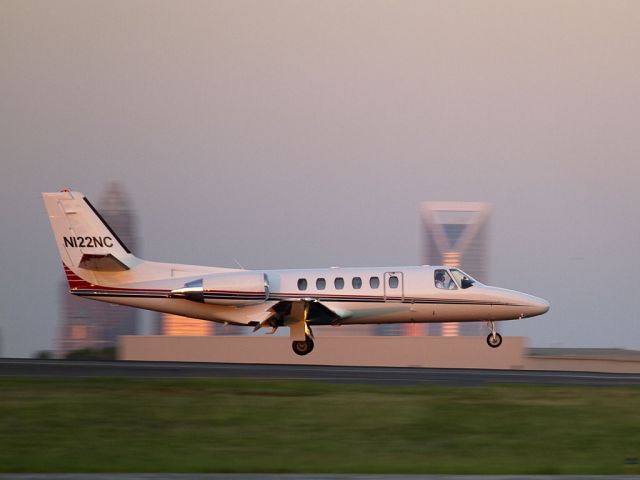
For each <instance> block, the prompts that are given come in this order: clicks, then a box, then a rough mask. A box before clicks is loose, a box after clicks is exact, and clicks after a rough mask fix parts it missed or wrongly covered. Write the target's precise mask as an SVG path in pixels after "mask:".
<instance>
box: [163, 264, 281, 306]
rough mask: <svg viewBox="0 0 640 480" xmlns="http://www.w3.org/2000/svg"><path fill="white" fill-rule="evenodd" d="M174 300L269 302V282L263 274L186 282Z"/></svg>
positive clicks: (224, 275) (215, 276)
mask: <svg viewBox="0 0 640 480" xmlns="http://www.w3.org/2000/svg"><path fill="white" fill-rule="evenodd" d="M171 297H174V298H184V299H187V300H192V301H194V302H202V303H212V304H217V305H238V306H244V305H253V304H256V303H262V302H264V301H265V300H268V299H269V283H268V279H267V275H266V274H264V273H261V272H251V271H247V272H232V273H218V274H213V275H207V276H206V277H202V278H200V279H197V280H193V281H191V282H188V283H185V285H184V287H183V288H178V289H176V290H173V291H172V292H171Z"/></svg>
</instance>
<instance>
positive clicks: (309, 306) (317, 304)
mask: <svg viewBox="0 0 640 480" xmlns="http://www.w3.org/2000/svg"><path fill="white" fill-rule="evenodd" d="M269 311H271V312H272V315H271V316H270V317H269V318H267V319H266V320H263V321H262V322H259V323H258V322H256V323H255V324H254V331H256V330H259V329H260V328H263V327H272V328H273V329H274V330H273V331H275V329H276V328H278V327H279V326H284V325H288V326H291V325H293V324H297V323H300V322H302V323H303V324H309V325H331V324H333V323H335V322H336V321H339V320H341V319H344V318H348V317H349V316H350V315H351V314H350V313H349V312H347V311H338V310H337V309H335V308H331V307H329V306H327V305H326V304H325V303H323V302H321V301H320V300H318V299H315V298H297V297H292V298H284V299H281V300H280V301H279V302H278V303H276V304H274V305H273V306H272V307H271V308H270V309H269ZM302 312H304V313H302Z"/></svg>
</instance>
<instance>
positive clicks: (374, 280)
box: [369, 277, 380, 288]
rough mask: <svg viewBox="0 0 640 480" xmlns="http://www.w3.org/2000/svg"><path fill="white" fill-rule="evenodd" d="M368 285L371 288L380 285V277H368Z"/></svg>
mask: <svg viewBox="0 0 640 480" xmlns="http://www.w3.org/2000/svg"><path fill="white" fill-rule="evenodd" d="M369 286H370V287H371V288H378V287H379V286H380V279H379V278H378V277H371V278H369Z"/></svg>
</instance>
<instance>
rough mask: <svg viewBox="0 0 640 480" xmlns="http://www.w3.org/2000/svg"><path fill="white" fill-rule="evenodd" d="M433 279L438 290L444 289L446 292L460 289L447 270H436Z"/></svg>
mask: <svg viewBox="0 0 640 480" xmlns="http://www.w3.org/2000/svg"><path fill="white" fill-rule="evenodd" d="M433 278H434V281H435V283H436V288H442V289H444V290H455V289H456V288H458V287H456V283H455V282H454V281H453V280H452V279H451V275H449V272H447V271H446V270H436V271H435V272H434V276H433Z"/></svg>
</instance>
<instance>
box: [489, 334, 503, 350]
mask: <svg viewBox="0 0 640 480" xmlns="http://www.w3.org/2000/svg"><path fill="white" fill-rule="evenodd" d="M487 345H489V346H490V347H491V348H498V347H499V346H500V345H502V335H500V334H499V333H496V337H495V338H493V334H492V333H490V334H489V335H487Z"/></svg>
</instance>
